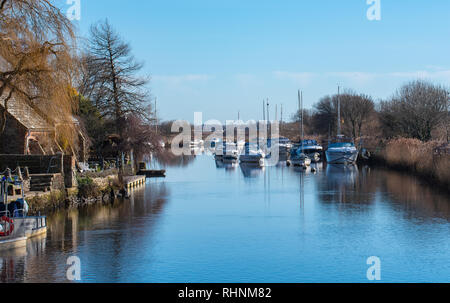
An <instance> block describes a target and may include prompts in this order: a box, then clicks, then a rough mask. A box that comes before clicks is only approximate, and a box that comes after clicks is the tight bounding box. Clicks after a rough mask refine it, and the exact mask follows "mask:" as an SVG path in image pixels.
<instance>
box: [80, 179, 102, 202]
mask: <svg viewBox="0 0 450 303" xmlns="http://www.w3.org/2000/svg"><path fill="white" fill-rule="evenodd" d="M100 194H101V192H100V189H99V187H98V185H97V184H95V182H94V180H93V179H92V178H89V177H85V178H79V179H78V197H80V198H84V199H88V198H94V197H98V196H99V195H100Z"/></svg>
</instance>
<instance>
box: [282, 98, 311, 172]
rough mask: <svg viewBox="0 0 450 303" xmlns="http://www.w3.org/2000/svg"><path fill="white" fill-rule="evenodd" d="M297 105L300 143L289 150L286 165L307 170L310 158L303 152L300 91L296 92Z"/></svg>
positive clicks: (302, 113)
mask: <svg viewBox="0 0 450 303" xmlns="http://www.w3.org/2000/svg"><path fill="white" fill-rule="evenodd" d="M298 105H299V110H300V114H301V118H300V120H301V123H300V126H301V131H300V134H301V140H300V143H299V144H298V145H296V146H294V147H292V148H291V152H290V155H289V160H288V162H287V163H288V165H293V166H300V167H303V168H307V167H308V166H310V165H311V162H312V161H311V158H310V157H308V155H306V154H305V153H304V150H303V142H304V140H303V138H304V135H305V134H304V127H303V116H304V111H303V93H302V92H300V90H299V91H298Z"/></svg>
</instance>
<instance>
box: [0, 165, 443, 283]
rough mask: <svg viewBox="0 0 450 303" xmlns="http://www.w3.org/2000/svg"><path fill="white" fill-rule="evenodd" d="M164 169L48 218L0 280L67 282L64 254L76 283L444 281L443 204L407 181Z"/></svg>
mask: <svg viewBox="0 0 450 303" xmlns="http://www.w3.org/2000/svg"><path fill="white" fill-rule="evenodd" d="M175 163H178V165H179V166H177V164H175ZM168 165H175V166H173V167H171V168H170V169H169V170H168V173H167V178H166V179H152V180H148V182H147V185H146V187H145V188H140V189H137V190H135V191H134V192H133V193H132V195H131V198H130V199H129V200H125V201H115V203H113V204H104V205H96V206H91V207H86V208H81V209H76V210H64V211H59V212H56V213H54V214H51V215H50V216H49V219H48V224H49V232H48V234H47V236H44V237H41V238H37V239H33V240H32V241H28V243H27V246H26V247H24V248H22V249H21V250H17V251H10V252H8V253H4V252H2V253H1V254H0V281H2V282H55V281H58V282H66V278H65V277H66V269H67V266H66V260H67V258H68V257H69V256H73V255H76V256H80V258H81V260H82V267H83V273H82V278H83V282H186V281H190V282H233V281H234V282H261V281H263V282H355V281H357V282H366V281H364V279H365V271H366V270H367V268H366V267H364V266H365V265H366V264H365V262H364V260H363V259H364V258H363V257H368V256H371V255H379V256H380V257H382V258H383V260H385V262H386V263H385V264H386V265H385V266H386V268H389V270H390V272H389V276H388V275H386V277H387V278H385V279H390V280H389V281H392V280H393V281H398V282H405V281H406V282H407V281H413V282H418V281H422V280H426V281H434V280H437V281H441V282H445V281H446V280H445V279H447V280H448V277H449V276H450V268H449V267H448V266H447V267H445V266H446V264H450V263H449V262H450V260H449V257H450V256H449V255H448V251H449V249H450V241H449V237H448V234H449V232H450V224H449V217H450V209H449V205H450V199H449V197H448V195H446V194H442V193H438V192H436V191H434V190H433V188H432V187H430V186H428V185H426V184H423V183H421V182H420V181H419V180H418V179H416V178H413V177H411V176H408V175H404V174H399V173H395V172H391V171H386V170H380V169H374V168H370V167H365V166H362V167H357V166H336V165H328V166H324V165H323V164H321V163H319V164H313V165H312V166H311V168H309V169H307V170H303V169H296V168H293V167H286V164H285V163H283V162H281V163H279V164H278V165H277V166H275V167H264V168H261V167H259V166H255V165H249V164H243V165H239V164H238V163H234V164H226V163H217V162H215V161H214V159H213V158H212V157H209V156H208V157H207V156H204V157H197V158H194V157H179V158H177V160H173V162H172V164H168ZM237 166H239V169H237ZM225 172H226V173H225ZM368 239H370V241H369V240H368ZM406 256H407V258H406ZM361 260H363V261H362V263H361ZM404 260H408V261H407V262H406V263H407V264H405V261H404ZM261 264H264V266H261ZM443 264H444V265H443ZM362 267H364V268H362ZM418 269H419V270H418ZM361 272H362V273H361ZM447 282H448V281H447Z"/></svg>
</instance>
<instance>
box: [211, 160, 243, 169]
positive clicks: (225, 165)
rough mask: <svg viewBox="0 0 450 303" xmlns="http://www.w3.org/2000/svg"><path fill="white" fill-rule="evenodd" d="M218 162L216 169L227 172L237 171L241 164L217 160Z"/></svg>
mask: <svg viewBox="0 0 450 303" xmlns="http://www.w3.org/2000/svg"><path fill="white" fill-rule="evenodd" d="M215 161H216V168H219V169H225V170H226V171H232V170H235V169H236V168H237V167H238V166H239V163H238V162H237V161H226V160H221V161H219V160H215Z"/></svg>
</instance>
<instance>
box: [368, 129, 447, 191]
mask: <svg viewBox="0 0 450 303" xmlns="http://www.w3.org/2000/svg"><path fill="white" fill-rule="evenodd" d="M443 146H444V147H443ZM368 149H369V150H370V151H371V154H372V157H371V159H370V160H369V163H370V164H375V165H379V166H384V167H386V168H389V169H393V170H397V171H402V172H408V173H411V174H413V175H415V176H417V177H419V178H421V179H423V180H424V181H426V182H427V183H429V184H432V185H435V186H439V187H441V188H442V189H444V190H446V191H447V192H450V155H449V153H448V147H445V144H443V142H439V141H430V142H422V141H420V140H417V139H408V138H397V139H392V140H389V141H387V142H384V143H383V144H381V145H380V144H378V146H377V147H376V148H375V147H373V146H371V147H368Z"/></svg>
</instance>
